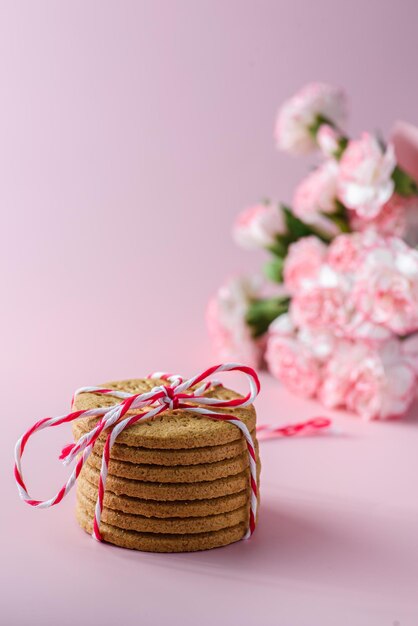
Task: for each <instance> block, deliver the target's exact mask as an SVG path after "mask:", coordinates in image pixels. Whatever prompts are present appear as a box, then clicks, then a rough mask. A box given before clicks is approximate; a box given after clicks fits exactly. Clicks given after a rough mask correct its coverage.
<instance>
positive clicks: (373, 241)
mask: <svg viewBox="0 0 418 626" xmlns="http://www.w3.org/2000/svg"><path fill="white" fill-rule="evenodd" d="M378 245H385V240H384V239H383V238H382V237H379V235H378V234H377V233H376V232H375V231H373V230H368V231H366V232H364V233H351V234H343V235H339V236H338V237H336V238H335V239H334V240H333V241H332V242H331V244H330V246H329V248H328V255H327V263H328V264H329V265H330V266H331V267H332V268H333V269H334V270H336V271H337V272H343V273H346V272H355V271H356V270H357V269H358V267H359V265H360V263H361V261H362V259H363V257H364V254H365V252H366V251H367V250H371V249H372V248H375V247H376V246H378Z"/></svg>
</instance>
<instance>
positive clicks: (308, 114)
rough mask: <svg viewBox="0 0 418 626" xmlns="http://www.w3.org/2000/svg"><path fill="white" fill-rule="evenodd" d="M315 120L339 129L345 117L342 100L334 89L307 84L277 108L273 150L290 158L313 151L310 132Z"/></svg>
mask: <svg viewBox="0 0 418 626" xmlns="http://www.w3.org/2000/svg"><path fill="white" fill-rule="evenodd" d="M319 117H321V118H325V119H326V120H328V121H329V122H330V123H331V124H332V125H334V126H341V125H342V124H343V123H344V121H345V117H346V98H345V95H344V93H343V92H342V91H341V90H340V89H337V88H336V87H332V86H331V85H326V84H324V83H310V84H309V85H306V87H304V88H303V89H301V90H300V91H299V92H298V93H297V94H296V95H294V96H293V97H292V98H290V99H289V100H287V101H286V102H285V103H284V104H283V105H282V106H281V108H280V110H279V112H278V115H277V121H276V130H275V135H276V142H277V147H278V148H279V149H280V150H285V151H286V152H290V153H292V154H307V153H308V152H312V151H313V150H314V149H315V148H316V147H317V145H316V140H315V137H314V136H312V129H313V128H314V127H315V125H316V124H317V122H318V118H319Z"/></svg>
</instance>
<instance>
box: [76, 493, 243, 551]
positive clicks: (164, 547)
mask: <svg viewBox="0 0 418 626" xmlns="http://www.w3.org/2000/svg"><path fill="white" fill-rule="evenodd" d="M76 517H77V521H78V523H79V524H80V526H81V527H82V528H83V529H84V530H85V531H86V532H88V533H90V534H91V532H92V530H93V520H92V517H91V516H90V515H89V514H88V513H87V512H86V511H85V510H84V509H83V508H82V506H81V505H80V504H77V508H76ZM247 528H248V523H241V524H237V525H236V526H229V527H228V528H222V529H221V530H216V531H212V532H207V533H194V534H190V535H189V534H178V535H177V534H172V535H171V534H162V533H159V534H156V533H142V532H137V531H135V530H123V529H121V528H117V527H116V526H112V525H111V524H108V523H105V522H103V523H101V524H100V532H101V535H102V538H103V540H104V541H107V542H108V543H113V544H115V545H117V546H120V547H122V548H130V549H132V550H142V551H145V552H195V551H197V550H209V549H212V548H219V547H221V546H226V545H228V544H230V543H234V542H235V541H239V540H240V539H242V538H243V537H244V536H245V534H246V532H247Z"/></svg>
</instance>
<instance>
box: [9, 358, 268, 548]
mask: <svg viewBox="0 0 418 626" xmlns="http://www.w3.org/2000/svg"><path fill="white" fill-rule="evenodd" d="M233 371H237V372H242V373H243V374H245V376H246V378H247V380H248V383H249V391H248V393H247V395H246V396H245V397H242V398H233V399H231V400H220V399H218V398H210V397H208V396H205V395H203V394H204V393H205V391H207V390H208V389H209V388H210V387H212V388H213V387H217V386H220V385H221V383H220V382H218V381H210V380H208V377H209V376H211V375H212V374H216V373H218V372H233ZM148 378H151V379H152V378H160V379H164V380H166V381H167V384H165V385H158V386H156V387H153V389H151V391H149V392H146V393H138V394H130V393H127V392H125V391H118V390H115V389H105V388H102V387H82V388H81V389H78V390H77V391H76V392H75V394H74V398H75V397H76V396H77V395H79V394H81V393H99V394H103V395H111V396H114V397H117V398H120V399H121V402H119V403H117V404H113V405H112V406H107V407H99V408H95V409H87V410H84V411H74V412H72V413H69V414H68V415H63V416H59V417H46V418H44V419H42V420H40V421H39V422H36V424H34V425H33V426H32V428H30V429H29V430H28V431H27V432H26V433H25V434H24V435H23V436H22V437H21V438H20V439H19V440H18V441H17V443H16V447H15V468H14V474H15V478H16V482H17V487H18V491H19V495H20V497H21V499H22V500H23V501H24V502H26V503H27V504H29V505H30V506H33V507H37V508H40V509H44V508H48V507H51V506H54V505H55V504H58V503H59V502H61V500H62V499H63V498H64V497H65V496H66V495H67V493H68V492H69V491H70V490H71V488H72V487H73V486H74V483H75V482H76V481H77V478H78V476H79V474H80V472H81V469H82V467H83V465H84V463H85V462H86V461H87V459H88V457H89V456H90V454H91V452H92V451H93V448H94V445H95V443H96V441H97V439H98V438H99V437H100V435H101V433H102V432H103V431H105V430H106V429H108V428H110V427H111V426H113V429H112V430H111V431H109V434H108V435H107V438H106V442H105V445H104V450H103V454H102V464H101V469H100V477H99V488H98V497H97V501H96V506H95V514H94V521H93V533H92V536H93V537H94V538H95V539H97V540H98V541H102V536H101V534H100V519H101V515H102V510H103V498H104V493H105V485H106V478H107V473H108V465H109V459H110V451H111V449H112V446H113V444H114V442H115V440H116V438H117V436H118V435H119V434H120V433H121V432H122V431H123V430H125V428H129V427H130V426H132V425H133V424H136V423H137V422H144V421H148V420H150V419H152V418H154V417H156V416H157V415H160V414H161V413H163V412H164V411H167V410H173V409H182V410H184V411H191V412H193V413H197V414H199V415H204V416H206V417H208V418H210V419H215V420H221V421H225V422H229V423H230V424H234V425H235V426H236V427H237V428H239V429H240V430H241V432H242V434H243V436H244V438H245V441H246V443H247V450H248V458H249V464H250V488H251V498H250V519H249V527H248V531H247V533H246V536H245V538H248V537H250V536H251V535H252V533H253V532H254V528H255V519H256V514H257V491H258V490H257V467H256V455H255V450H254V444H253V440H252V438H251V435H250V432H249V430H248V428H247V426H246V425H245V424H244V422H243V421H242V420H240V419H239V418H238V417H236V416H234V415H228V414H226V413H217V412H216V411H215V410H214V409H215V408H236V407H245V406H248V405H250V404H252V403H253V402H254V400H255V398H256V396H257V395H258V393H259V391H260V382H259V380H258V376H257V374H256V373H255V371H254V370H253V369H252V368H251V367H246V366H244V365H239V364H237V363H227V364H225V365H216V366H214V367H210V368H209V369H207V370H205V371H204V372H203V373H202V374H198V375H197V376H193V377H192V378H189V379H188V380H183V378H182V377H181V376H178V375H168V374H164V373H162V372H155V373H154V374H151V375H150V376H149V377H148ZM196 385H197V387H196V388H195V389H194V390H191V387H195V386H196ZM73 401H74V399H73ZM202 405H203V406H202ZM206 407H209V408H206ZM133 409H147V410H146V411H145V412H143V413H137V414H134V415H130V416H127V413H128V411H130V410H133ZM125 416H126V417H125ZM83 417H84V418H88V417H100V419H99V421H98V422H97V423H96V425H95V426H94V428H92V429H91V430H90V431H89V432H88V433H86V434H84V435H82V436H81V437H80V439H79V440H78V441H77V442H76V443H74V444H70V445H68V446H66V447H65V448H64V449H63V450H62V453H61V456H60V458H61V459H62V460H63V462H64V464H66V465H68V464H69V463H71V462H72V461H74V459H75V458H76V456H77V455H79V454H80V455H81V456H80V458H79V459H78V461H77V463H76V465H75V467H74V469H73V471H72V473H71V474H70V477H69V478H68V480H67V482H66V484H65V485H64V486H63V487H62V488H61V489H60V490H59V491H58V493H57V494H56V495H55V496H54V497H53V498H50V499H49V500H33V499H32V498H31V496H30V495H29V493H28V491H27V488H26V485H25V482H24V480H23V474H22V468H21V459H22V455H23V452H24V450H25V447H26V444H27V442H28V440H29V438H30V437H31V436H32V435H33V434H34V433H36V432H37V431H39V430H43V429H44V428H49V427H51V426H59V425H60V424H64V423H66V422H72V421H74V420H76V419H80V418H83Z"/></svg>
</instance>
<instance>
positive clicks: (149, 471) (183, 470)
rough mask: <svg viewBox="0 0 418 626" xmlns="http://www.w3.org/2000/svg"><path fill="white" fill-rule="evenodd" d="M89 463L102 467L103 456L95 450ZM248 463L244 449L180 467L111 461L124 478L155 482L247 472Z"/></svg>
mask: <svg viewBox="0 0 418 626" xmlns="http://www.w3.org/2000/svg"><path fill="white" fill-rule="evenodd" d="M87 464H88V465H90V466H92V467H95V468H96V469H98V470H100V468H101V466H102V458H101V457H100V456H99V455H97V454H95V453H94V451H93V452H92V453H91V454H90V456H89V458H88V460H87ZM248 466H249V459H248V452H243V453H241V454H240V455H239V456H236V457H235V458H232V459H225V460H223V461H218V462H216V463H205V464H203V465H180V466H178V467H174V466H170V467H164V465H143V464H136V463H129V462H126V461H117V460H116V459H112V458H111V459H110V461H109V473H110V474H112V475H113V476H120V477H121V478H131V479H132V480H143V481H147V482H153V483H155V482H157V483H160V482H161V483H193V482H201V481H202V480H216V479H217V478H225V477H226V476H233V475H235V474H239V473H240V472H243V471H244V470H245V469H246V468H247V467H248Z"/></svg>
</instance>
